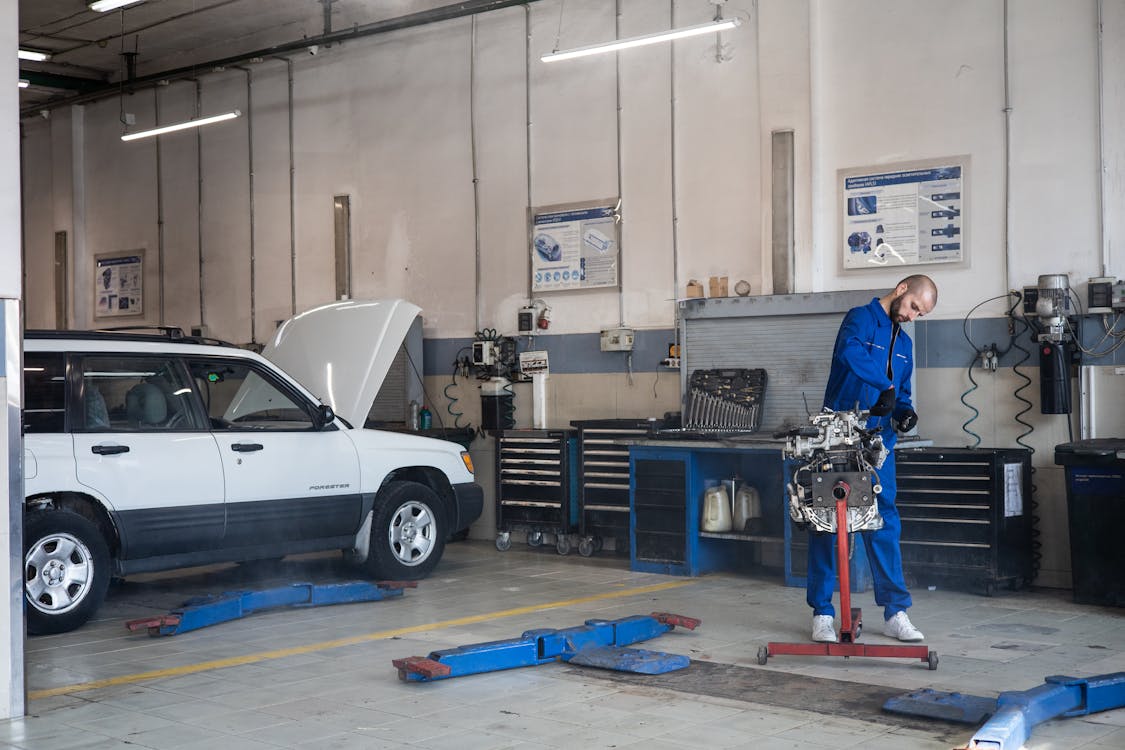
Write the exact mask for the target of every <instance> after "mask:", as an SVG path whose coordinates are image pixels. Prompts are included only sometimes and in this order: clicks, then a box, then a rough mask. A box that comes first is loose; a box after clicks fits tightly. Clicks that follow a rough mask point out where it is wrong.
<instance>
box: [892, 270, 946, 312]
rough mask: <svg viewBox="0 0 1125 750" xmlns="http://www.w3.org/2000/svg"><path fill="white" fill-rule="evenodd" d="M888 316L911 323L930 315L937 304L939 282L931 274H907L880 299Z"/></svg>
mask: <svg viewBox="0 0 1125 750" xmlns="http://www.w3.org/2000/svg"><path fill="white" fill-rule="evenodd" d="M879 302H880V303H882V305H883V309H884V310H885V311H886V313H887V316H888V317H890V319H891V320H893V321H894V322H896V323H909V322H911V321H912V320H914V319H915V318H921V317H922V316H923V315H929V313H930V311H931V310H933V309H934V307H935V306H936V305H937V284H935V283H934V280H933V279H931V278H930V277H929V276H926V275H924V274H920V273H919V274H914V275H913V276H907V277H906V278H905V279H903V280H902V281H900V282H898V284H896V285H895V288H894V289H893V290H892V291H891V292H890V293H889V294H887V295H886V296H884V297H883V298H882V299H880V300H879Z"/></svg>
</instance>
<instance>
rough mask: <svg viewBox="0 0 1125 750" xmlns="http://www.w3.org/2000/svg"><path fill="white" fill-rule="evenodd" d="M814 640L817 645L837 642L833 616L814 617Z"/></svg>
mask: <svg viewBox="0 0 1125 750" xmlns="http://www.w3.org/2000/svg"><path fill="white" fill-rule="evenodd" d="M812 639H813V640H814V641H816V642H817V643H835V642H836V630H835V629H834V628H833V627H832V615H813V618H812Z"/></svg>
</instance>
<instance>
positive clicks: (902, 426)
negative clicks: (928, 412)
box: [898, 409, 918, 432]
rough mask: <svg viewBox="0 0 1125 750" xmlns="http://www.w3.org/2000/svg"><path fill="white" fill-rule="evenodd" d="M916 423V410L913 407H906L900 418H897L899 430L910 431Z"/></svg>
mask: <svg viewBox="0 0 1125 750" xmlns="http://www.w3.org/2000/svg"><path fill="white" fill-rule="evenodd" d="M917 424H918V412H916V411H914V410H913V409H907V410H906V413H904V414H903V415H902V419H900V420H898V431H899V432H910V431H911V430H913V429H914V427H915V426H916V425H917Z"/></svg>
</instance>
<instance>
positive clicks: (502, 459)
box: [496, 430, 578, 555]
mask: <svg viewBox="0 0 1125 750" xmlns="http://www.w3.org/2000/svg"><path fill="white" fill-rule="evenodd" d="M576 453H577V440H576V437H575V435H574V431H573V430H503V431H501V432H500V433H498V434H497V436H496V531H497V536H496V549H498V550H500V551H501V552H503V551H505V550H507V549H509V548H510V547H511V546H512V540H511V533H512V532H513V531H524V532H526V533H527V543H528V544H529V545H530V546H532V547H538V546H540V545H542V544H543V543H544V541H546V535H547V534H552V535H554V537H555V549H556V551H557V552H558V553H559V554H560V555H566V554H568V553H569V552H570V550H571V538H570V537H571V534H573V533H574V532H576V531H577V529H578V505H577V489H578V477H577V473H576V472H575V471H574V470H573V467H574V464H575V461H576V459H575V456H576Z"/></svg>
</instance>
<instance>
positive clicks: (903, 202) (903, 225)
mask: <svg viewBox="0 0 1125 750" xmlns="http://www.w3.org/2000/svg"><path fill="white" fill-rule="evenodd" d="M968 173H969V157H968V156H958V157H950V158H947V159H930V160H926V161H915V162H906V163H901V164H889V165H882V166H880V167H877V168H876V167H869V168H855V169H842V170H840V172H839V190H840V214H841V216H840V220H841V221H840V240H841V246H842V251H843V255H842V258H843V268H844V270H855V269H861V268H868V269H869V268H879V267H882V266H913V265H922V264H928V263H958V262H960V261H963V260H966V259H967V257H968V256H967V253H968V238H967V236H966V227H967V221H966V210H967V207H968V205H969V201H968V188H969V180H968Z"/></svg>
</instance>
